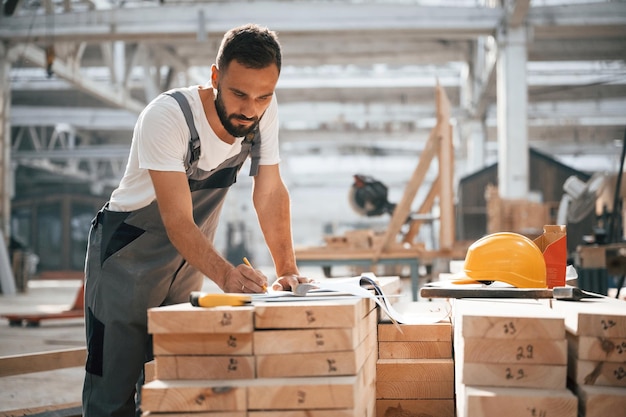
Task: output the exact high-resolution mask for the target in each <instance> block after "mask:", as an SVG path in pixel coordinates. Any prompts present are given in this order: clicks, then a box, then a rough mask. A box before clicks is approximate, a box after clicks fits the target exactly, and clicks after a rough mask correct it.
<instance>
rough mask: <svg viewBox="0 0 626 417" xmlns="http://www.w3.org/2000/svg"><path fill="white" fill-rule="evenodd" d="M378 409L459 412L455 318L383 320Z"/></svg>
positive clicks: (392, 416)
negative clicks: (414, 321)
mask: <svg viewBox="0 0 626 417" xmlns="http://www.w3.org/2000/svg"><path fill="white" fill-rule="evenodd" d="M376 378H377V379H376V415H377V416H380V417H383V416H384V417H401V416H407V415H411V416H413V415H415V416H418V415H419V416H422V415H432V416H438V417H454V362H453V359H452V324H451V321H450V319H449V318H448V319H446V320H444V321H441V322H438V323H433V324H399V325H396V324H392V323H391V322H382V323H380V324H379V325H378V362H377V365H376Z"/></svg>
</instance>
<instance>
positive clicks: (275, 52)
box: [217, 24, 282, 73]
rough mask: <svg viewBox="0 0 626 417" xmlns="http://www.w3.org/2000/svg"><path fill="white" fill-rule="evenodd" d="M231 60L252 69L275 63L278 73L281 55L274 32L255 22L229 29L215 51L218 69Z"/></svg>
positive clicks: (224, 67) (224, 68)
mask: <svg viewBox="0 0 626 417" xmlns="http://www.w3.org/2000/svg"><path fill="white" fill-rule="evenodd" d="M233 60H235V61H237V62H239V63H240V64H241V65H243V66H245V67H248V68H253V69H261V68H265V67H268V66H269V65H272V64H276V66H277V67H278V72H279V73H280V67H281V64H282V57H281V52H280V43H279V42H278V37H277V36H276V33H275V32H273V31H271V30H269V29H267V28H265V27H261V26H259V25H255V24H247V25H243V26H238V27H236V28H233V29H231V30H229V31H228V32H226V34H225V35H224V38H223V39H222V43H221V45H220V49H219V51H218V52H217V67H218V69H220V70H226V68H227V67H228V64H230V63H231V61H233Z"/></svg>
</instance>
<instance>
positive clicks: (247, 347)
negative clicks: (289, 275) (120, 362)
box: [142, 297, 378, 417]
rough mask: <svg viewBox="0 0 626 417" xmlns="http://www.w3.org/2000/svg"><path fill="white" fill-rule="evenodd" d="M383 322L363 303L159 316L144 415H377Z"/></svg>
mask: <svg viewBox="0 0 626 417" xmlns="http://www.w3.org/2000/svg"><path fill="white" fill-rule="evenodd" d="M377 314H378V311H377V309H376V304H375V302H374V301H373V300H371V299H365V298H359V297H328V298H327V300H311V301H309V300H304V299H303V300H302V301H275V302H260V303H256V302H255V304H254V306H243V307H213V308H198V307H192V306H191V305H190V304H186V303H185V304H178V305H174V306H168V307H160V308H155V309H151V310H149V311H148V330H149V332H150V333H152V334H153V336H154V353H155V379H154V380H153V381H151V382H149V383H147V384H145V385H144V387H143V390H142V409H143V411H144V412H149V413H150V414H166V415H168V416H175V415H179V416H182V415H188V413H190V412H194V413H197V412H201V413H202V414H201V415H202V416H203V417H283V416H290V417H300V416H302V417H304V416H314V417H363V416H368V415H369V416H372V415H373V414H374V408H375V380H376V359H377V357H378V355H377V346H376V324H377ZM198 415H199V414H198Z"/></svg>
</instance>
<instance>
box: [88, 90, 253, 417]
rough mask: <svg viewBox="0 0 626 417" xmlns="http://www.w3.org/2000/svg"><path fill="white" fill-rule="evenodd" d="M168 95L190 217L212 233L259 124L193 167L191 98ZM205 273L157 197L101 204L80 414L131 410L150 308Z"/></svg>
mask: <svg viewBox="0 0 626 417" xmlns="http://www.w3.org/2000/svg"><path fill="white" fill-rule="evenodd" d="M169 95H171V96H172V97H173V98H174V99H176V100H177V102H178V103H179V105H180V107H181V109H182V111H183V114H184V115H185V119H186V121H187V124H188V126H189V130H190V133H191V139H190V141H189V151H188V154H187V158H186V162H185V166H186V171H187V177H188V182H189V188H190V190H191V197H192V201H193V215H194V220H195V222H196V224H197V225H198V227H199V228H200V229H201V230H202V232H203V233H204V234H205V235H206V236H207V237H208V238H209V239H210V240H211V241H212V240H213V238H214V235H215V230H216V229H217V226H218V220H219V215H220V211H221V208H222V205H223V203H224V199H225V197H226V193H227V192H228V189H229V187H230V186H231V185H232V184H234V183H235V181H236V179H237V174H238V173H239V170H240V169H241V166H242V165H243V163H244V162H245V160H246V159H247V158H248V156H251V157H252V164H251V167H250V175H256V173H257V171H258V161H259V158H260V146H261V138H260V134H259V132H258V129H257V131H256V132H255V133H253V134H249V135H248V136H247V137H246V138H245V139H244V140H243V141H242V145H241V152H240V153H239V154H238V155H236V156H234V157H232V158H230V159H228V160H226V161H224V162H223V163H221V164H220V165H219V166H218V167H217V168H215V169H213V170H211V171H203V170H201V169H199V168H198V167H197V164H198V159H199V157H200V139H199V137H198V133H197V130H196V128H195V125H194V123H193V117H192V114H191V110H190V108H189V104H188V103H187V100H186V99H185V97H184V96H183V94H182V93H180V92H177V91H174V92H172V93H169ZM207 151H210V150H207ZM203 278H204V275H203V274H202V273H201V272H200V271H198V270H196V269H195V268H194V267H192V266H191V265H189V264H188V263H187V262H186V261H185V260H184V259H183V258H182V256H181V255H180V254H179V253H178V251H177V250H176V248H175V247H174V246H173V245H172V244H171V242H170V241H169V239H168V237H167V233H166V231H165V226H164V225H163V221H162V220H161V216H160V214H159V209H158V206H157V203H156V201H153V202H152V203H151V204H149V205H148V206H146V207H143V208H141V209H139V210H136V211H131V212H115V211H110V210H108V208H107V206H106V205H105V207H104V208H102V210H100V211H99V212H98V214H97V216H96V217H95V218H94V220H93V222H92V227H91V231H90V233H89V244H88V248H87V259H86V262H85V325H86V333H87V350H88V356H87V363H86V371H87V374H86V377H85V385H84V387H83V414H84V416H85V417H90V416H104V415H119V416H131V415H134V413H135V410H134V408H135V404H134V399H133V398H132V396H131V397H130V398H129V394H132V392H133V389H134V386H135V383H136V382H137V380H138V378H139V376H140V374H141V371H142V367H143V363H144V361H145V360H146V359H148V357H149V356H150V355H151V353H150V352H151V351H150V347H151V346H150V339H149V336H148V334H147V310H148V309H149V308H152V307H158V306H162V305H169V304H177V303H182V302H186V301H188V299H189V293H190V292H191V291H198V290H200V289H201V287H202V281H203ZM209 278H211V277H209Z"/></svg>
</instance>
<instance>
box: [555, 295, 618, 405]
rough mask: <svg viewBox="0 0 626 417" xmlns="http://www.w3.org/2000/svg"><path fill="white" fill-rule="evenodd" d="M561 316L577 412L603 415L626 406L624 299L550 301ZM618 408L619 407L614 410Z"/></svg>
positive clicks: (570, 380)
mask: <svg viewBox="0 0 626 417" xmlns="http://www.w3.org/2000/svg"><path fill="white" fill-rule="evenodd" d="M553 308H554V310H555V311H557V312H561V313H562V314H563V316H564V317H565V326H566V331H567V340H568V355H569V357H568V378H569V382H570V386H571V389H572V390H573V391H574V392H576V394H577V395H578V398H579V408H580V410H579V415H580V416H586V417H603V416H611V415H615V416H616V415H619V413H624V410H626V303H624V301H621V300H615V299H612V298H603V299H600V300H585V301H583V302H577V303H574V302H567V301H556V302H553ZM618 410H621V411H618Z"/></svg>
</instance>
